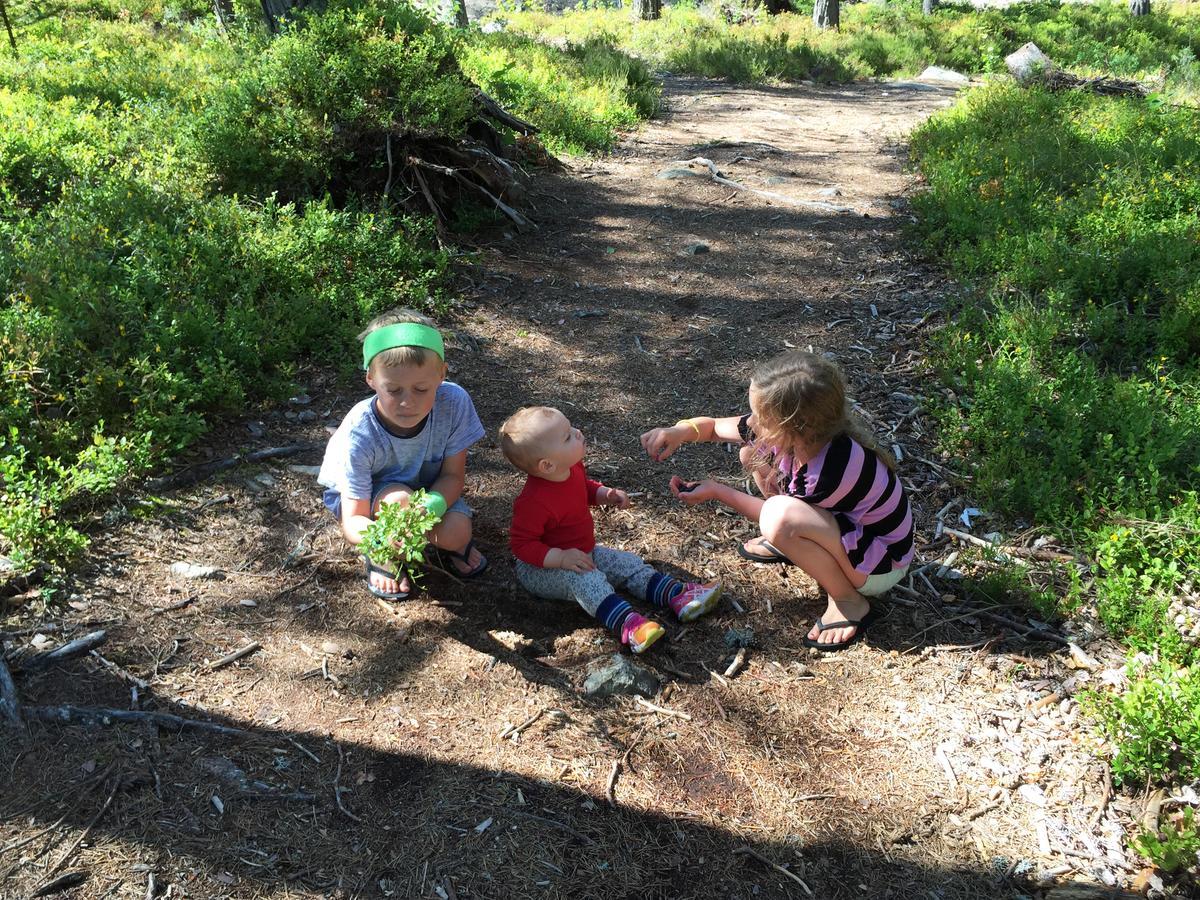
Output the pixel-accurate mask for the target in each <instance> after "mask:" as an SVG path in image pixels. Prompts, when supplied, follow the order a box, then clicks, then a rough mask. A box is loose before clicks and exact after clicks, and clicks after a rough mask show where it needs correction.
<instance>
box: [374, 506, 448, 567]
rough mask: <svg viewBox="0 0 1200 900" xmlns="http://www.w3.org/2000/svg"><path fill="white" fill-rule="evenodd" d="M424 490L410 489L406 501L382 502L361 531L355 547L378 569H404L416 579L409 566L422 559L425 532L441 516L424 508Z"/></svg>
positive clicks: (427, 539) (427, 533) (425, 538)
mask: <svg viewBox="0 0 1200 900" xmlns="http://www.w3.org/2000/svg"><path fill="white" fill-rule="evenodd" d="M425 497H426V492H425V491H423V490H419V491H414V492H413V494H412V496H411V497H409V498H408V503H407V504H405V505H401V504H399V503H385V504H383V506H382V507H380V509H379V515H378V516H377V517H376V519H375V521H374V522H372V523H371V524H370V525H368V526H367V530H366V531H364V532H363V539H362V543H361V544H359V545H358V549H359V550H360V551H361V552H362V554H363V555H364V556H366V557H367V558H368V559H369V560H371V562H372V563H374V564H375V565H377V566H379V567H380V568H381V569H387V570H389V571H391V572H395V573H397V575H398V574H399V573H400V572H402V571H407V572H408V573H409V577H410V578H412V579H414V580H415V579H417V578H420V571H419V569H416V568H414V567H413V564H414V563H420V562H421V561H422V560H423V559H424V558H425V548H426V547H428V546H429V532H430V530H431V529H432V528H433V527H434V526H435V525H437V523H438V522H439V521H441V517H440V516H438V515H437V514H436V513H434V512H432V511H431V510H429V509H427V508H426V507H425V502H424V501H425Z"/></svg>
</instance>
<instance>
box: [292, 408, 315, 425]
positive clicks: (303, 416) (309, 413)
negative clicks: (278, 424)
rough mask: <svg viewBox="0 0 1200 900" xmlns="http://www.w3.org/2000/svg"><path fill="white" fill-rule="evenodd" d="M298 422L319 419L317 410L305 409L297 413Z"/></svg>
mask: <svg viewBox="0 0 1200 900" xmlns="http://www.w3.org/2000/svg"><path fill="white" fill-rule="evenodd" d="M296 421H297V422H315V421H317V413H316V411H315V410H311V409H304V410H301V411H300V412H298V413H296Z"/></svg>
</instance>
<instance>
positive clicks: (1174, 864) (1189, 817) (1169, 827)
mask: <svg viewBox="0 0 1200 900" xmlns="http://www.w3.org/2000/svg"><path fill="white" fill-rule="evenodd" d="M1132 844H1133V849H1134V850H1136V851H1137V852H1138V853H1140V854H1142V856H1144V857H1146V858H1147V859H1149V860H1150V861H1151V862H1152V863H1154V865H1155V866H1157V867H1158V868H1160V869H1162V870H1163V871H1164V872H1178V871H1179V870H1181V869H1188V868H1191V867H1192V866H1195V865H1196V864H1197V862H1198V861H1200V828H1198V827H1197V824H1196V811H1195V810H1194V809H1193V808H1192V807H1190V806H1185V807H1184V808H1183V809H1182V810H1181V811H1180V812H1179V814H1178V816H1173V817H1171V818H1169V819H1168V820H1167V822H1166V824H1165V825H1162V824H1161V823H1160V825H1159V828H1158V830H1157V831H1153V832H1151V831H1143V832H1142V833H1141V834H1139V835H1138V836H1137V837H1135V838H1134V839H1133V841H1132Z"/></svg>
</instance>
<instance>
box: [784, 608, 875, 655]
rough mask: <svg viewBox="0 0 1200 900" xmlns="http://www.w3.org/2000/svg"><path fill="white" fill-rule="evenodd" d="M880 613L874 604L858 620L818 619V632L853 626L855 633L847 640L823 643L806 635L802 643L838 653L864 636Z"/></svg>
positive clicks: (816, 648)
mask: <svg viewBox="0 0 1200 900" xmlns="http://www.w3.org/2000/svg"><path fill="white" fill-rule="evenodd" d="M880 615H881V613H879V612H878V611H877V610H876V608H875V607H874V606H872V607H871V608H870V609H869V610H868V611H867V614H866V615H865V616H863V617H862V618H861V619H859V620H858V621H857V622H852V621H850V620H848V619H847V620H843V621H841V622H828V623H827V622H822V621H821V620H820V619H817V632H818V633H820V632H824V631H831V630H833V629H834V628H853V629H854V634H852V635H850V637H848V638H846V640H844V641H839V642H837V643H836V644H822V643H820V642H818V641H814V640H813V639H812V638H810V637H808V636H807V635H806V636H805V638H804V640H803V641H801V643H802V644H804V646H805V647H812V648H813V649H814V650H820V651H821V652H822V653H836V652H837V651H839V650H845V649H846V648H847V647H849V646H850V645H851V644H853V643H854V642H855V641H857V640H858V639H859V638H860V637H862V636H863V634H865V633H866V630H867V626H868V625H870V624H871V623H872V622H874V621H875V620H876V619H878V618H879V616H880Z"/></svg>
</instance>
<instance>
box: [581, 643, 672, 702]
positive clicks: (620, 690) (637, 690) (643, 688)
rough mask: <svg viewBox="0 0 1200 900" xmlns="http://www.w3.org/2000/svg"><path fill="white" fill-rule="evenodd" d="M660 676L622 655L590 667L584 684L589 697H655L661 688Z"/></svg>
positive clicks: (615, 655)
mask: <svg viewBox="0 0 1200 900" xmlns="http://www.w3.org/2000/svg"><path fill="white" fill-rule="evenodd" d="M661 684H662V683H661V682H660V681H659V680H658V676H657V675H655V674H654V673H653V672H651V671H650V670H649V669H646V668H645V667H643V666H640V665H638V664H637V663H635V662H633V661H632V660H631V659H629V658H628V657H626V656H622V655H621V654H620V653H614V654H613V655H612V656H609V657H605V658H604V659H598V660H596V661H595V662H593V663H592V664H591V665H589V666H588V675H587V678H586V679H585V680H584V682H583V693H584V695H585V696H587V697H592V698H600V697H611V696H612V695H613V694H641V695H642V696H643V697H653V696H655V695H656V694H658V689H659V687H660V686H661Z"/></svg>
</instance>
